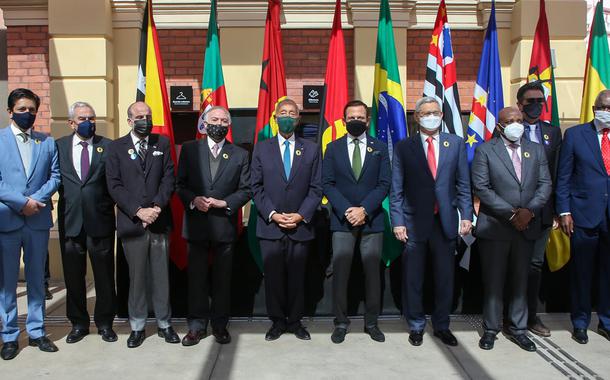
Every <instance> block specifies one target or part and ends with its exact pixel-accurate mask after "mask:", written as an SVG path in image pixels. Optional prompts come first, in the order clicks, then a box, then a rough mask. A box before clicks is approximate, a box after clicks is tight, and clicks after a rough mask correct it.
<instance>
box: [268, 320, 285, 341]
mask: <svg viewBox="0 0 610 380" xmlns="http://www.w3.org/2000/svg"><path fill="white" fill-rule="evenodd" d="M285 331H286V329H285V328H284V327H281V326H279V325H277V324H275V323H274V324H273V326H271V328H270V329H269V331H267V334H265V340H266V341H272V340H277V339H278V338H279V337H280V336H281V335H282V334H283V333H284V332H285Z"/></svg>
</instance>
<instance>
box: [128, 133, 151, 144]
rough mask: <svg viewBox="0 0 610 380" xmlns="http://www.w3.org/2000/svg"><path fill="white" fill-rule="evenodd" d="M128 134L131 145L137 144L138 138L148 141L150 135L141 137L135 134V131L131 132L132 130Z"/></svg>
mask: <svg viewBox="0 0 610 380" xmlns="http://www.w3.org/2000/svg"><path fill="white" fill-rule="evenodd" d="M129 135H130V136H131V141H132V142H133V146H138V145H139V143H140V140H146V142H147V143H148V138H149V137H150V136H146V137H144V138H143V139H141V138H139V137H138V136H136V135H135V133H133V131H131V132H129Z"/></svg>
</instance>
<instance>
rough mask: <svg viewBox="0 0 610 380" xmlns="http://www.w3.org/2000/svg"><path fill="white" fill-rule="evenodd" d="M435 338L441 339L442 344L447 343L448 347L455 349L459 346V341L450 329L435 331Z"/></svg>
mask: <svg viewBox="0 0 610 380" xmlns="http://www.w3.org/2000/svg"><path fill="white" fill-rule="evenodd" d="M434 336H435V337H437V338H440V340H441V342H443V343H445V344H446V345H447V346H453V347H455V346H457V345H458V341H457V339H456V338H455V336H454V335H453V334H452V333H451V330H449V329H447V330H438V331H435V332H434Z"/></svg>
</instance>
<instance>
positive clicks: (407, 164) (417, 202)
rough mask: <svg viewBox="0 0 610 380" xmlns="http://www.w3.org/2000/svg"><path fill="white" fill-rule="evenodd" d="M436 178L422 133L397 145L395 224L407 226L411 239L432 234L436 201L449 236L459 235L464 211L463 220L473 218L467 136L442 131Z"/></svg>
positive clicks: (393, 194)
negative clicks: (429, 165)
mask: <svg viewBox="0 0 610 380" xmlns="http://www.w3.org/2000/svg"><path fill="white" fill-rule="evenodd" d="M438 147H439V148H438V150H439V151H438V153H437V154H438V164H437V170H436V180H435V179H434V177H433V176H432V173H431V172H430V168H429V167H428V160H427V159H426V154H425V152H424V147H423V145H422V141H421V136H420V134H419V133H415V134H413V136H411V137H409V138H408V139H406V140H403V141H401V142H399V143H398V144H396V146H395V147H394V161H393V165H394V167H393V171H392V191H391V196H390V207H391V208H390V210H391V218H392V226H393V227H397V226H405V227H407V235H408V236H409V240H411V241H423V240H427V239H430V238H434V237H433V236H432V231H433V227H434V204H435V203H437V204H438V208H439V209H438V212H439V216H440V219H441V224H442V226H443V232H444V233H445V237H446V238H447V239H454V238H456V237H457V236H458V228H459V218H458V212H457V210H459V211H460V214H461V219H462V220H472V196H471V192H470V175H469V172H468V160H467V157H466V147H465V145H464V140H462V139H461V138H460V137H458V136H456V135H453V134H449V133H440V134H439V144H438Z"/></svg>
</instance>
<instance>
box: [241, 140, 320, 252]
mask: <svg viewBox="0 0 610 380" xmlns="http://www.w3.org/2000/svg"><path fill="white" fill-rule="evenodd" d="M297 152H300V153H297ZM250 169H251V172H250V183H251V186H252V195H253V198H254V202H255V204H256V207H257V209H258V219H257V223H256V236H258V237H259V238H261V239H269V240H276V239H281V238H282V237H283V236H286V235H287V236H288V237H289V238H290V239H292V240H295V241H308V240H312V239H313V238H314V226H313V222H312V219H313V216H314V213H315V211H316V209H317V207H318V205H319V204H320V201H321V200H322V180H321V163H320V147H319V146H318V145H317V144H314V143H312V142H310V141H307V140H304V139H300V138H298V137H297V138H296V140H295V152H294V155H293V161H292V169H291V171H290V178H286V175H285V174H284V165H283V161H282V156H281V151H280V147H279V143H278V138H277V137H273V138H270V139H267V140H265V141H261V142H258V143H257V144H256V146H255V147H254V154H253V155H252V165H251V168H250ZM271 211H276V212H279V213H282V212H287V213H295V212H296V213H298V214H300V215H301V216H303V218H304V219H305V221H304V222H301V223H300V224H299V225H298V226H297V228H295V229H292V230H283V229H281V228H280V227H279V226H278V225H277V224H275V222H272V221H270V220H269V214H270V213H271Z"/></svg>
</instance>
